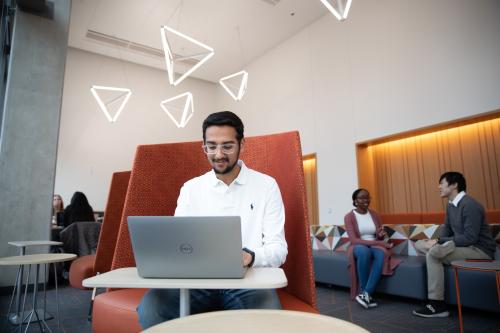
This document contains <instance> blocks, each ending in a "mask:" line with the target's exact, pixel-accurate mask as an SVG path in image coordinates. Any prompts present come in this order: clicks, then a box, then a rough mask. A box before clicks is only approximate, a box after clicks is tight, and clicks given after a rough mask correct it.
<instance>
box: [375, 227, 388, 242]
mask: <svg viewBox="0 0 500 333" xmlns="http://www.w3.org/2000/svg"><path fill="white" fill-rule="evenodd" d="M377 237H378V238H379V239H382V238H385V237H389V235H387V232H385V230H384V227H380V228H379V229H378V230H377Z"/></svg>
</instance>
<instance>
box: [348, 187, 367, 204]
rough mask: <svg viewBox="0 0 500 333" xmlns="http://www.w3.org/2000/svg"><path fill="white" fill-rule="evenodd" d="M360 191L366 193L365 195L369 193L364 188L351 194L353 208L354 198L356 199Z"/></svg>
mask: <svg viewBox="0 0 500 333" xmlns="http://www.w3.org/2000/svg"><path fill="white" fill-rule="evenodd" d="M361 191H366V193H370V192H368V190H367V189H366V188H358V189H357V190H356V191H354V192H352V205H353V206H354V207H356V198H357V197H358V194H359V192H361Z"/></svg>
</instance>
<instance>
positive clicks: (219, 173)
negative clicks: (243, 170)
mask: <svg viewBox="0 0 500 333" xmlns="http://www.w3.org/2000/svg"><path fill="white" fill-rule="evenodd" d="M239 159H240V152H239V151H238V156H236V161H235V162H234V163H233V164H231V165H228V166H227V167H226V168H225V169H224V170H222V171H219V170H217V169H216V168H214V167H212V169H214V172H215V173H216V174H218V175H226V174H228V173H230V172H231V171H233V169H234V167H235V166H236V165H237V164H238V160H239ZM221 160H225V161H227V162H228V163H229V158H227V157H224V158H223V159H222V158H221V159H218V160H217V161H221ZM213 162H215V161H213Z"/></svg>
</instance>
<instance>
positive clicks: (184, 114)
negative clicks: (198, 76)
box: [160, 92, 194, 128]
mask: <svg viewBox="0 0 500 333" xmlns="http://www.w3.org/2000/svg"><path fill="white" fill-rule="evenodd" d="M183 98H185V99H184V103H182V99H183ZM160 106H161V108H162V109H163V111H165V113H166V114H167V115H168V116H169V118H170V119H171V120H172V121H173V122H174V124H175V125H176V126H177V127H179V128H182V127H186V125H187V123H188V122H189V120H190V119H191V117H192V116H193V114H194V104H193V94H191V93H190V92H185V93H183V94H180V95H177V96H174V97H171V98H169V99H166V100H164V101H162V102H161V103H160ZM176 114H177V115H180V119H179V121H177V119H176V117H175V115H176Z"/></svg>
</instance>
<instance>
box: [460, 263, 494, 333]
mask: <svg viewBox="0 0 500 333" xmlns="http://www.w3.org/2000/svg"><path fill="white" fill-rule="evenodd" d="M451 266H452V267H453V270H454V271H455V289H456V291H457V306H458V320H459V321H460V333H463V332H464V326H463V318H462V304H461V303H460V285H459V281H458V271H459V270H461V269H463V270H471V271H479V272H490V273H495V274H496V281H497V297H498V302H499V303H500V260H474V259H469V260H455V261H452V262H451Z"/></svg>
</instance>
